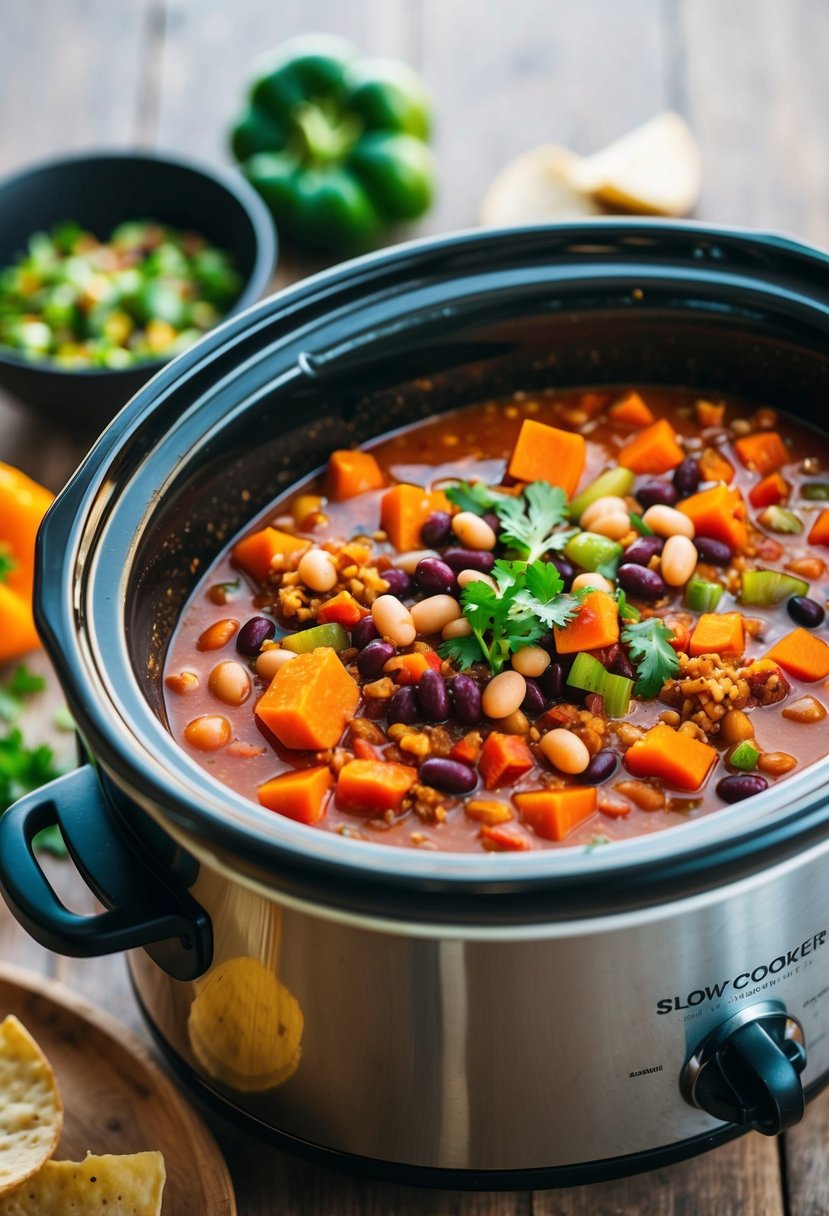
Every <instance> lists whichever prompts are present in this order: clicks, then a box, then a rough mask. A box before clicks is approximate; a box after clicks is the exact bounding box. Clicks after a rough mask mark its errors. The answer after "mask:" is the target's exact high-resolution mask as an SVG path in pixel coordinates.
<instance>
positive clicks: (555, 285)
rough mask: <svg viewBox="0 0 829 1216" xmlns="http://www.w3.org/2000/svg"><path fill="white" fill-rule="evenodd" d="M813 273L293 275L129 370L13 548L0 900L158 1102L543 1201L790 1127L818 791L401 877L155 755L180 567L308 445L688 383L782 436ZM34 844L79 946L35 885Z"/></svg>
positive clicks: (651, 259)
mask: <svg viewBox="0 0 829 1216" xmlns="http://www.w3.org/2000/svg"><path fill="white" fill-rule="evenodd" d="M828 272H829V258H827V256H826V255H824V254H821V253H819V252H817V251H815V250H811V249H809V248H807V247H805V246H802V245H798V244H796V243H794V242H792V241H789V240H786V239H784V238H780V237H774V236H768V235H762V234H756V233H747V232H728V231H724V230H723V231H720V230H711V229H707V228H703V227H700V226H695V225H686V224H674V223H656V222H645V221H642V222H639V221H607V220H599V221H593V222H586V223H581V224H578V225H562V226H550V227H537V228H528V229H522V230H514V231H508V232H486V233H470V234H460V235H457V236H451V237H446V238H441V239H437V240H433V241H427V242H422V243H417V244H412V245H405V246H401V247H399V248H397V249H393V250H391V251H389V252H387V253H383V254H379V255H375V256H371V257H367V258H364V259H361V260H359V261H356V262H352V263H350V264H347V265H346V266H344V267H341V268H339V269H337V270H334V271H331V272H328V273H325V274H322V275H318V276H316V277H314V278H312V279H309V280H307V281H305V282H304V283H302V284H300V285H299V286H298V287H295V288H292V289H291V290H289V291H287V292H283V293H281V294H280V295H277V296H275V297H273V298H272V299H270V300H268V301H266V302H265V303H263V304H261V305H259V306H257V307H255V308H253V309H251V310H249V311H248V312H246V313H244V314H242V315H241V316H240V317H238V318H235V319H233V320H231V321H229V322H227V323H226V324H224V325H223V326H221V327H220V328H219V329H218V330H216V331H215V332H214V333H212V334H210V335H209V336H208V337H207V338H205V339H204V340H203V341H202V342H201V343H200V344H199V345H198V346H197V347H195V348H194V349H193V350H191V351H189V352H187V353H186V354H185V355H183V356H181V357H180V358H179V359H177V360H176V361H175V362H174V363H172V364H171V365H170V366H169V367H167V368H165V369H164V371H162V372H161V373H160V374H159V375H158V376H156V377H155V379H154V380H152V381H151V382H150V383H149V384H148V385H147V386H146V387H145V388H144V389H143V390H142V391H141V392H140V393H139V394H138V396H137V397H135V398H134V400H133V401H132V402H131V403H130V404H129V406H128V407H127V408H126V409H125V410H124V411H123V412H122V413H121V414H120V415H119V416H118V418H117V419H116V420H115V421H114V423H112V425H111V426H110V427H109V429H108V430H107V431H106V432H105V433H104V435H103V436H102V437H101V439H100V440H99V441H98V443H97V444H96V446H95V448H94V449H93V450H92V452H91V453H90V455H89V457H88V458H87V459H86V461H85V462H84V464H83V465H82V466H81V468H80V469H79V471H78V473H77V474H76V475H75V477H74V478H73V479H72V481H71V482H70V484H69V486H68V487H67V488H66V490H65V491H64V492H63V493H62V495H61V496H60V497H59V499H58V501H57V502H56V504H55V506H54V507H53V508H52V510H51V511H50V513H49V515H48V516H47V519H46V521H45V524H44V526H43V529H42V532H41V536H40V541H39V552H38V602H37V614H38V622H39V626H40V628H41V631H42V633H43V635H44V638H45V641H46V645H47V649H48V651H49V654H50V657H51V658H52V660H53V662H54V663H55V666H56V668H57V670H58V674H59V677H60V680H61V683H62V685H63V687H64V690H65V693H66V697H67V701H68V703H69V706H70V709H71V710H72V713H73V715H74V716H75V719H76V721H77V723H78V726H79V730H80V733H81V736H82V739H83V742H84V745H85V747H86V749H87V750H88V753H89V756H90V763H89V764H88V765H87V766H86V767H85V768H82V769H80V770H79V771H78V772H76V773H74V774H71V775H70V776H69V777H67V778H63V779H61V780H60V781H58V782H56V783H53V785H52V786H49V787H46V789H44V790H42V791H40V792H38V793H37V794H35V795H32V796H31V797H29V798H27V799H24V800H22V801H21V802H20V803H18V804H17V806H16V807H15V808H13V809H12V810H11V811H9V812H8V813H7V814H6V816H5V817H4V818H3V819H2V820H0V882H1V883H2V887H3V893H4V895H5V897H6V899H7V902H8V903H9V904H10V906H11V907H12V908H13V910H14V911H15V912H16V914H17V915H18V917H19V918H20V919H21V920H22V921H23V923H24V924H25V925H26V926H27V928H28V929H29V930H30V932H31V933H32V934H33V936H35V937H36V938H37V939H38V940H39V941H41V942H43V943H44V944H46V945H48V946H50V947H52V948H54V949H57V950H61V951H63V952H65V953H70V954H76V955H78V954H80V955H91V954H97V953H103V952H106V951H110V950H121V949H133V950H134V952H133V954H132V955H131V958H130V966H131V971H132V977H133V981H134V985H135V989H136V992H137V995H138V999H139V1000H140V1002H141V1005H142V1008H143V1010H144V1013H145V1014H146V1016H147V1019H148V1021H149V1023H150V1025H151V1027H152V1029H153V1030H154V1032H155V1034H156V1036H157V1038H158V1040H159V1041H160V1042H161V1043H162V1045H163V1046H164V1049H165V1050H166V1052H167V1054H168V1056H169V1057H170V1059H171V1060H172V1061H173V1062H174V1064H175V1065H176V1066H177V1067H178V1068H179V1069H180V1071H181V1072H182V1073H183V1075H185V1076H186V1077H187V1078H188V1080H189V1082H190V1083H191V1084H192V1085H194V1086H196V1087H197V1088H199V1089H200V1091H201V1092H202V1093H203V1094H204V1095H206V1096H210V1097H212V1098H213V1099H215V1100H216V1101H218V1102H219V1103H220V1104H221V1105H222V1107H223V1108H224V1109H225V1111H226V1112H228V1113H231V1114H234V1115H235V1116H236V1117H238V1118H239V1119H241V1120H243V1121H244V1122H245V1123H246V1124H247V1125H248V1126H249V1127H251V1129H254V1130H258V1131H262V1132H264V1133H266V1134H268V1135H271V1136H274V1137H276V1138H278V1139H280V1140H281V1142H283V1143H286V1144H288V1145H289V1146H291V1147H294V1148H295V1149H297V1150H298V1151H303V1152H306V1153H312V1154H314V1153H316V1154H323V1155H325V1156H327V1157H328V1158H329V1159H333V1160H335V1161H338V1162H340V1163H343V1164H350V1165H354V1166H356V1167H358V1168H362V1169H366V1170H369V1171H371V1172H374V1173H378V1174H385V1175H387V1176H404V1177H407V1178H410V1179H415V1180H419V1181H425V1182H434V1183H436V1184H438V1185H442V1186H455V1185H457V1186H485V1187H496V1186H517V1185H521V1186H527V1185H529V1186H541V1185H545V1186H546V1185H555V1184H558V1183H573V1182H581V1181H586V1180H590V1179H593V1178H598V1177H607V1176H609V1175H612V1174H619V1173H625V1172H633V1171H635V1170H638V1169H643V1168H648V1167H650V1166H652V1165H657V1164H662V1163H665V1162H666V1161H668V1160H673V1159H676V1158H678V1157H681V1156H687V1155H689V1154H691V1153H694V1152H698V1151H701V1150H702V1149H704V1148H707V1147H710V1146H711V1145H713V1144H716V1143H719V1142H721V1141H722V1140H724V1139H726V1138H728V1137H729V1136H732V1135H735V1134H737V1132H739V1131H740V1130H743V1129H745V1128H746V1127H754V1128H756V1129H757V1130H760V1131H763V1132H765V1133H768V1134H773V1133H775V1132H777V1131H779V1130H781V1129H782V1128H783V1127H785V1126H787V1125H789V1124H791V1123H792V1122H795V1121H796V1120H797V1119H798V1118H800V1117H801V1116H802V1114H803V1110H804V1095H805V1096H808V1095H809V1094H811V1093H812V1092H814V1091H815V1090H816V1089H817V1088H818V1087H819V1086H820V1085H821V1084H822V1083H823V1081H824V1080H825V1079H826V1076H827V1075H829V1036H828V1035H827V1033H826V1031H827V1025H828V1024H829V1008H827V997H829V949H825V947H826V944H827V932H828V931H829V896H827V894H826V884H825V880H824V878H823V874H824V871H825V866H826V854H827V852H829V825H828V824H827V809H826V803H827V793H829V768H827V765H826V763H825V762H820V763H819V764H817V765H814V766H812V767H811V768H810V769H808V770H806V771H804V772H803V773H800V774H798V775H797V776H795V777H793V778H790V779H788V780H787V781H785V782H783V783H782V784H780V785H779V786H775V787H773V788H771V789H769V790H768V791H767V792H766V793H764V794H762V795H759V796H757V797H755V798H753V799H751V800H749V801H748V802H745V803H743V804H740V805H738V806H735V807H733V808H729V809H727V810H723V811H721V812H718V813H716V814H712V815H708V816H706V817H704V818H702V819H700V820H699V821H697V822H695V823H689V824H687V825H685V826H682V827H679V828H674V829H672V830H671V831H666V832H662V833H655V834H651V835H650V836H648V837H647V838H639V839H633V840H630V841H625V842H618V843H616V844H614V845H613V846H612V847H610V848H605V849H599V850H593V851H585V850H584V849H582V848H561V849H555V850H539V851H536V852H534V853H531V854H521V855H515V856H509V855H497V854H492V855H482V856H477V855H473V854H468V855H461V854H450V853H433V852H430V853H419V852H417V851H415V850H402V849H395V848H392V847H389V846H385V845H383V844H374V843H372V844H371V845H367V844H366V843H364V842H359V841H351V840H348V839H345V838H342V837H339V836H337V835H335V834H331V833H325V832H315V831H313V830H311V829H308V828H306V827H304V826H303V825H300V824H296V823H294V822H292V821H290V820H287V819H284V818H282V817H280V816H275V815H273V814H271V813H270V812H267V811H263V809H262V808H260V807H258V806H255V805H253V804H252V803H249V802H248V801H246V800H245V799H243V798H241V797H240V796H239V795H236V794H235V793H234V792H233V791H232V790H230V789H228V788H226V787H224V786H222V785H219V784H218V783H215V782H213V781H212V780H211V779H210V777H209V776H208V774H207V773H206V772H205V771H203V770H202V769H201V768H199V767H198V766H197V765H195V764H194V763H192V762H191V761H190V760H189V758H188V757H187V756H186V755H185V754H183V753H182V752H181V751H180V750H179V749H178V747H177V746H176V744H175V742H174V741H173V739H172V737H171V736H170V734H169V733H168V732H167V730H166V729H165V726H164V708H163V700H162V694H161V670H162V665H163V659H164V654H165V649H166V646H167V643H168V640H169V638H170V635H171V631H172V629H173V626H174V623H175V621H176V618H177V615H178V613H179V611H180V609H181V607H182V605H183V603H184V601H185V600H186V598H187V596H188V594H189V593H190V591H191V590H192V588H193V586H194V584H195V582H196V581H197V580H198V578H199V577H200V575H201V573H202V571H203V570H204V569H205V567H206V566H207V565H208V564H209V563H210V562H211V560H212V559H213V557H214V556H215V555H217V554H218V552H219V551H220V550H221V549H222V548H223V547H224V546H225V545H226V544H227V543H228V541H229V540H230V539H231V538H232V537H233V536H234V535H235V534H236V533H237V532H238V531H240V530H241V529H242V528H243V527H244V525H245V524H246V522H247V521H248V520H250V519H251V518H252V517H253V516H255V515H256V514H257V513H258V512H259V511H260V510H261V509H263V508H264V507H265V506H266V504H267V503H268V502H269V501H270V500H271V499H273V498H274V497H275V496H276V495H277V494H278V493H281V492H282V491H283V490H287V489H288V488H289V487H290V486H291V485H292V484H293V483H294V482H297V481H299V480H301V479H303V478H304V477H305V476H306V475H307V474H308V473H310V472H312V471H313V470H315V469H317V468H318V467H320V466H321V465H322V464H323V463H324V462H325V460H326V458H327V456H328V453H329V452H330V450H331V449H332V448H335V447H344V446H349V445H353V444H355V443H359V442H360V441H362V440H364V439H368V438H373V437H376V436H377V435H379V434H381V433H385V432H388V431H390V430H392V429H394V428H396V427H399V426H402V425H405V424H407V423H409V422H411V421H413V420H415V419H417V418H422V417H426V416H428V415H430V414H432V413H435V412H440V411H443V410H447V409H451V408H455V407H457V406H460V405H463V404H464V403H467V402H470V403H471V402H474V401H477V400H481V399H482V398H484V397H488V396H492V395H499V394H502V393H507V392H510V391H513V390H515V389H519V388H520V389H524V390H532V389H533V388H541V387H556V386H560V387H571V386H577V385H590V386H595V385H614V384H619V385H629V384H630V383H636V384H639V385H647V384H654V385H670V386H686V387H692V388H694V389H697V390H699V391H700V392H701V393H707V394H717V393H720V394H724V395H737V396H741V397H744V398H746V399H748V400H750V401H753V402H756V403H762V404H767V405H770V406H774V407H779V408H782V409H785V410H788V411H789V412H791V413H794V414H797V415H798V416H800V417H801V418H804V419H806V420H807V421H810V422H812V423H814V424H815V425H817V426H820V425H821V424H822V419H823V415H824V412H825V407H826V402H827V400H829V273H828ZM55 821H57V822H59V823H60V825H61V828H62V830H63V832H64V835H65V836H66V838H67V841H68V843H69V847H70V851H71V853H72V857H73V860H74V861H75V864H76V865H77V866H78V868H79V869H80V870H81V872H82V873H83V874H84V875H85V877H86V879H87V881H88V882H89V884H90V886H91V887H92V888H93V890H95V892H96V893H97V894H98V895H99V898H100V899H101V900H102V902H103V904H104V905H105V907H106V908H107V911H105V912H103V913H101V914H100V916H98V917H94V918H92V919H88V920H83V919H81V918H79V917H75V916H74V915H73V914H71V913H69V912H68V911H66V910H65V909H63V908H62V907H61V906H60V904H59V903H58V901H57V897H56V896H55V895H54V893H53V892H52V891H51V890H50V889H49V887H48V884H47V883H46V881H45V878H44V877H43V875H42V873H41V872H40V870H39V868H38V866H37V862H36V860H35V858H34V854H33V851H32V843H31V842H32V838H33V836H34V834H35V832H36V831H37V830H39V828H41V827H43V826H45V825H46V824H47V823H50V822H55ZM139 947H143V949H139ZM228 993H229V994H230V997H228V996H227V994H228ZM222 994H224V995H222ZM231 998H234V999H232V1000H231ZM223 1000H229V1001H230V1005H229V1008H232V1010H233V1019H234V1020H233V1027H232V1033H231V1032H230V1031H229V1030H227V1028H226V1018H225V1017H224V1014H225V1013H226V1012H227V1010H226V1009H225V1007H224V1006H223V1005H222V1001H223ZM221 1027H225V1028H224V1029H221ZM274 1027H276V1029H275V1030H274ZM263 1028H264V1029H263ZM283 1057H284V1058H283Z"/></svg>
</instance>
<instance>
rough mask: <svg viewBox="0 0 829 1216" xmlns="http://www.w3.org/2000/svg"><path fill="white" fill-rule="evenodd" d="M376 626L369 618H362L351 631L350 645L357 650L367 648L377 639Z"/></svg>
mask: <svg viewBox="0 0 829 1216" xmlns="http://www.w3.org/2000/svg"><path fill="white" fill-rule="evenodd" d="M378 636H379V635H378V633H377V626H376V625H375V624H374V620H373V619H372V617H370V616H364V617H363V619H362V620H361V621H358V622H357V624H356V625H355V626H354V628H353V629H352V630H351V645H352V646H356V647H357V649H358V650H362V649H363V647H365V646H368V644H369V642H373V641H374V639H375V638H376V637H378Z"/></svg>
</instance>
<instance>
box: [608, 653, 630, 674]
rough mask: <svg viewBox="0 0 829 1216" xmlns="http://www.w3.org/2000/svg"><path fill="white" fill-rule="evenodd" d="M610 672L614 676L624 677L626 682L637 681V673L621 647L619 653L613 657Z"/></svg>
mask: <svg viewBox="0 0 829 1216" xmlns="http://www.w3.org/2000/svg"><path fill="white" fill-rule="evenodd" d="M608 671H610V672H612V674H613V675H614V676H624V677H625V679H626V680H635V679H636V672H635V671H634V670H633V666H632V664H631V662H630V659H629V658H628V657H627V655H626V654H625V652H624V650H622V649H621V647H620V648H619V653H618V654H616V655H614V656H613V660H612V661H611V663H610V666H609V668H608Z"/></svg>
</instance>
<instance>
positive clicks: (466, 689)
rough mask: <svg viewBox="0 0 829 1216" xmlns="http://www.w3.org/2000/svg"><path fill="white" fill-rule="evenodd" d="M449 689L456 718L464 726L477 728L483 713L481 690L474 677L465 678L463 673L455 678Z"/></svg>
mask: <svg viewBox="0 0 829 1216" xmlns="http://www.w3.org/2000/svg"><path fill="white" fill-rule="evenodd" d="M449 687H450V689H451V692H452V702H453V704H454V707H455V717H456V718H457V719H458V721H459V722H462V723H463V724H464V726H477V725H478V723H479V722H480V721H481V718H482V717H483V713H482V711H481V690H480V688H479V687H478V685H477V684H476V683H475V681H474V680H473V679H472V676H465V675H464V674H463V673H461V674H460V675H458V676H455V678H454V680H453V681H452V683H451V684H450V685H449Z"/></svg>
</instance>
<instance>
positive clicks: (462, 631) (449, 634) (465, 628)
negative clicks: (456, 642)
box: [441, 616, 472, 642]
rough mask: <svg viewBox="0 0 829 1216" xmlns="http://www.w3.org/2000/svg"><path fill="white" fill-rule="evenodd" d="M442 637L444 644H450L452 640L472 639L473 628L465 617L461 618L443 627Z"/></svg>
mask: <svg viewBox="0 0 829 1216" xmlns="http://www.w3.org/2000/svg"><path fill="white" fill-rule="evenodd" d="M441 637H442V638H443V640H444V642H448V641H450V640H451V639H452V638H471V637H472V626H471V625H470V624H469V621H468V620H467V619H466V617H465V616H459V617H457V619H456V620H454V621H450V622H449V624H448V625H444V626H443V629H442V630H441Z"/></svg>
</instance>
